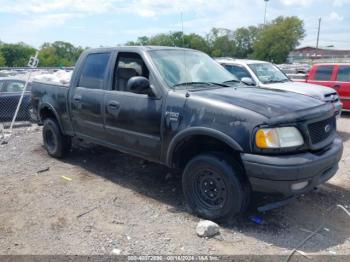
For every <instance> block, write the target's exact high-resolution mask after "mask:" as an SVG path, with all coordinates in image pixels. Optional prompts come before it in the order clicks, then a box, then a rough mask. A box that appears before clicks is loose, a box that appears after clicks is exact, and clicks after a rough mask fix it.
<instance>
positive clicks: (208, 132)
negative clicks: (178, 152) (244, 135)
mask: <svg viewBox="0 0 350 262" xmlns="http://www.w3.org/2000/svg"><path fill="white" fill-rule="evenodd" d="M194 135H205V136H210V137H213V138H216V139H218V140H220V141H222V142H224V143H226V144H227V145H228V146H230V147H231V148H232V149H234V150H236V151H237V152H243V149H242V147H241V146H240V145H239V144H238V143H237V142H236V141H235V140H234V139H232V138H231V137H230V136H228V135H227V134H225V133H223V132H220V131H218V130H215V129H211V128H207V127H191V128H188V129H185V130H183V131H181V132H179V133H178V134H176V135H175V136H174V137H173V139H172V140H171V141H170V143H169V146H168V150H167V154H166V164H167V165H168V166H171V165H172V160H173V156H174V151H175V149H176V146H177V145H178V144H179V143H181V141H183V140H184V139H186V138H187V137H190V136H194Z"/></svg>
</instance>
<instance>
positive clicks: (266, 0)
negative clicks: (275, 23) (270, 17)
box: [264, 0, 269, 25]
mask: <svg viewBox="0 0 350 262" xmlns="http://www.w3.org/2000/svg"><path fill="white" fill-rule="evenodd" d="M264 1H265V15H264V25H266V13H267V2H268V1H269V0H264Z"/></svg>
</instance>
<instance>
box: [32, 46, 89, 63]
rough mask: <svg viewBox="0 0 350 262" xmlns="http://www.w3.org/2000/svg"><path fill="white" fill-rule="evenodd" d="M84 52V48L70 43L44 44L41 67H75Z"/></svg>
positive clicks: (40, 57) (41, 49)
mask: <svg viewBox="0 0 350 262" xmlns="http://www.w3.org/2000/svg"><path fill="white" fill-rule="evenodd" d="M83 51H84V49H83V48H82V47H80V46H79V47H75V46H74V45H72V44H71V43H68V42H63V41H56V42H53V43H44V44H43V45H42V46H41V48H40V53H39V59H40V65H41V66H73V65H74V64H75V62H76V61H77V60H78V58H79V56H80V54H81V53H82V52H83Z"/></svg>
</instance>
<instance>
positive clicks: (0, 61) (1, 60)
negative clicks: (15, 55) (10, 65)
mask: <svg viewBox="0 0 350 262" xmlns="http://www.w3.org/2000/svg"><path fill="white" fill-rule="evenodd" d="M0 66H6V60H5V58H4V57H3V55H2V53H0Z"/></svg>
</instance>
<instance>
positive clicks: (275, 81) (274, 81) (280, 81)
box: [267, 79, 289, 83]
mask: <svg viewBox="0 0 350 262" xmlns="http://www.w3.org/2000/svg"><path fill="white" fill-rule="evenodd" d="M288 81H289V80H288V79H282V80H270V81H267V83H284V82H288Z"/></svg>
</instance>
